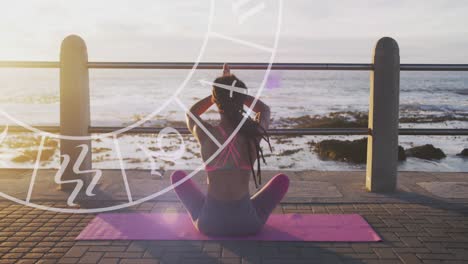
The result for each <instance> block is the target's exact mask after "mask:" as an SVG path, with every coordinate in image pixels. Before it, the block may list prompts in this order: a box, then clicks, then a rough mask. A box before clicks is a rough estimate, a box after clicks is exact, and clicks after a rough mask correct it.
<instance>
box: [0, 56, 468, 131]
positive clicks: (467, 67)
mask: <svg viewBox="0 0 468 264" xmlns="http://www.w3.org/2000/svg"><path fill="white" fill-rule="evenodd" d="M229 65H230V66H231V68H232V69H238V70H241V69H242V70H265V69H267V68H268V67H269V64H268V63H230V64H229ZM222 66H223V63H218V62H202V63H194V62H88V68H90V69H193V68H194V67H195V68H197V69H203V70H215V69H220V68H222ZM0 68H60V62H51V61H0ZM271 69H272V70H337V71H338V70H339V71H341V70H344V71H372V70H374V65H373V64H365V63H273V64H272V65H271ZM400 70H401V71H468V64H401V65H400ZM36 128H37V129H40V130H42V131H46V132H51V133H59V132H60V127H58V126H39V127H36ZM120 129H123V127H90V128H89V132H90V133H111V132H113V131H117V130H120ZM161 129H163V128H152V127H137V128H133V129H131V130H129V131H127V132H126V133H130V134H151V133H158V132H159V131H160V130H161ZM176 129H177V130H178V131H179V133H181V134H189V131H188V130H187V129H186V128H176ZM10 131H12V132H28V130H27V129H25V128H22V127H19V126H11V127H10ZM268 132H269V133H270V134H271V135H369V133H370V131H369V129H368V128H301V129H270V130H269V131H268ZM399 135H434V136H437V135H439V136H450V135H457V136H458V135H459V136H466V135H468V129H432V128H422V129H421V128H417V129H416V128H400V129H399Z"/></svg>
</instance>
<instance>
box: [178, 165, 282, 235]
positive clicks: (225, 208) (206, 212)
mask: <svg viewBox="0 0 468 264" xmlns="http://www.w3.org/2000/svg"><path fill="white" fill-rule="evenodd" d="M185 176H187V174H186V173H185V172H184V171H175V172H174V173H173V174H172V175H171V181H172V183H173V184H174V183H176V182H178V181H179V180H181V179H183V178H184V177H185ZM288 187H289V178H288V176H286V175H284V174H278V175H276V176H274V177H273V178H272V179H271V180H270V181H269V182H268V183H267V184H265V186H264V187H263V188H262V189H261V190H260V191H258V192H257V193H256V194H255V195H254V196H252V197H249V194H247V195H246V196H244V197H243V198H242V199H240V200H233V201H219V200H216V199H214V198H213V197H211V196H210V195H206V196H205V195H204V194H203V192H202V191H201V190H200V189H199V188H198V186H197V185H196V184H195V183H194V182H193V181H192V180H191V179H189V180H187V181H185V182H184V183H182V184H180V185H179V186H177V187H175V189H174V190H175V192H176V193H177V196H178V197H179V199H180V200H181V202H182V203H183V204H184V207H185V208H186V210H187V211H188V213H189V214H190V216H191V218H192V221H193V223H194V225H195V227H196V228H197V229H198V230H199V231H200V232H202V233H204V234H206V235H212V236H241V235H251V234H255V233H257V232H259V231H260V230H261V229H262V227H263V225H264V224H265V223H266V221H267V220H268V217H269V216H270V214H271V212H273V210H274V209H275V207H276V206H277V205H278V204H279V202H280V201H281V199H283V197H284V195H285V194H286V192H287V190H288Z"/></svg>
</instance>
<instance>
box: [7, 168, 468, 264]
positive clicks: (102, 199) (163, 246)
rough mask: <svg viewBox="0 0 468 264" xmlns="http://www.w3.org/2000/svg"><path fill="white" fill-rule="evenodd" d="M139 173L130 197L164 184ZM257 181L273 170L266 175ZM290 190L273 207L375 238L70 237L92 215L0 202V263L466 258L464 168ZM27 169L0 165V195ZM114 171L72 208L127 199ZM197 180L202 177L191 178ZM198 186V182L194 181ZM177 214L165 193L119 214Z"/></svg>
mask: <svg viewBox="0 0 468 264" xmlns="http://www.w3.org/2000/svg"><path fill="white" fill-rule="evenodd" d="M169 174H170V172H167V173H166V174H165V175H164V176H163V177H162V178H160V177H156V176H154V175H153V176H152V175H151V174H150V173H149V172H148V171H129V172H127V176H128V179H129V187H130V190H131V193H132V197H133V199H134V200H136V199H138V198H141V197H144V196H146V195H149V194H151V193H154V192H155V191H158V190H161V189H163V188H164V187H166V186H167V185H168V177H169ZM266 174H267V175H266V176H265V180H267V179H268V178H269V177H271V176H272V175H274V174H275V172H267V173H266ZM288 175H289V176H290V177H291V189H290V192H289V193H288V195H287V197H286V198H285V199H284V202H283V203H282V204H281V206H279V207H277V208H276V210H275V213H301V214H302V213H303V214H312V213H320V214H329V213H330V214H331V213H333V214H336V213H358V214H360V215H362V216H363V217H364V218H365V219H366V220H367V221H368V222H369V224H370V225H371V226H372V227H373V228H374V229H375V230H376V231H377V233H378V234H379V235H380V236H381V237H382V238H383V242H378V243H310V242H255V241H242V242H232V241H231V242H226V241H220V242H203V241H75V240H74V238H75V237H76V236H77V235H78V234H79V233H80V232H81V230H82V229H83V228H84V227H85V226H86V225H87V224H88V223H89V221H90V220H91V219H93V217H94V215H93V214H70V213H57V212H51V211H44V210H39V209H34V208H32V207H29V206H24V205H19V204H17V203H13V202H11V201H8V200H5V199H1V198H0V219H1V221H0V263H184V264H185V263H468V173H424V172H418V173H414V172H400V174H399V190H398V192H396V193H393V194H373V193H367V192H366V191H365V190H364V172H317V171H302V172H288ZM53 176H54V171H48V170H44V171H39V173H38V175H37V177H36V181H35V183H34V189H33V191H32V193H31V200H30V201H31V202H32V203H35V204H40V205H45V206H51V207H64V206H65V201H66V197H67V196H66V195H64V194H63V193H61V192H60V191H58V190H56V186H54V185H53V183H52V181H51V180H52V178H53ZM30 179H31V171H28V170H2V171H0V188H1V189H0V191H2V192H3V193H5V194H7V195H11V196H13V197H16V198H18V199H22V200H25V199H26V197H27V193H28V190H29V186H30ZM121 179H122V177H121V174H120V171H118V170H108V171H105V173H104V176H103V178H102V183H101V184H100V185H99V189H100V191H99V192H98V194H97V195H96V197H93V200H89V201H86V202H83V203H82V208H85V207H86V208H93V207H105V206H111V205H115V204H122V203H125V202H126V200H125V199H128V196H127V193H126V192H125V188H123V183H122V181H121ZM194 179H195V180H196V181H198V182H199V183H200V184H203V183H204V175H202V174H201V173H200V175H196V176H195V177H194ZM203 186H204V188H206V185H203ZM129 211H132V212H135V211H138V212H183V211H184V210H183V208H182V205H181V204H180V203H179V202H178V201H177V199H176V197H175V194H174V192H173V191H170V192H168V193H166V194H163V195H161V196H159V197H157V198H156V199H154V200H151V201H149V202H144V203H142V204H139V205H137V206H132V207H129V208H126V209H122V210H120V211H119V212H129Z"/></svg>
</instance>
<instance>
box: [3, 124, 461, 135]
mask: <svg viewBox="0 0 468 264" xmlns="http://www.w3.org/2000/svg"><path fill="white" fill-rule="evenodd" d="M34 128H36V129H38V130H41V131H44V132H49V133H60V127H59V126H35V127H34ZM123 128H124V127H99V126H98V127H90V128H89V130H88V131H89V133H91V134H100V133H112V132H113V131H118V130H122V129H123ZM163 129H164V127H135V128H132V129H131V130H129V131H126V132H124V134H157V133H159V132H160V131H161V130H163ZM175 129H176V130H177V131H179V133H180V134H182V135H187V134H190V131H189V130H188V129H187V128H185V127H183V128H175ZM8 131H11V132H30V130H28V129H26V128H24V127H21V126H9V127H8ZM268 133H269V134H270V135H275V136H301V135H308V136H314V135H315V136H319V135H322V136H333V135H336V136H338V135H370V134H371V131H370V130H369V129H368V128H365V127H362V128H273V129H269V130H268ZM398 134H399V135H402V136H423V135H425V136H468V129H445V128H400V129H399V131H398Z"/></svg>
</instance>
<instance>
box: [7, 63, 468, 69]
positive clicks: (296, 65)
mask: <svg viewBox="0 0 468 264" xmlns="http://www.w3.org/2000/svg"><path fill="white" fill-rule="evenodd" d="M229 65H230V66H231V68H232V69H235V70H236V69H237V70H265V69H267V68H268V66H269V64H268V63H230V64H229ZM195 66H196V68H197V69H201V70H217V69H220V68H222V66H223V63H219V62H201V63H194V62H89V63H88V68H90V69H174V70H176V69H179V70H181V69H192V68H194V67H195ZM0 68H60V62H51V61H0ZM271 69H272V70H333V71H372V70H373V69H374V65H373V64H367V63H273V64H272V65H271ZM400 70H401V71H468V64H401V65H400Z"/></svg>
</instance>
